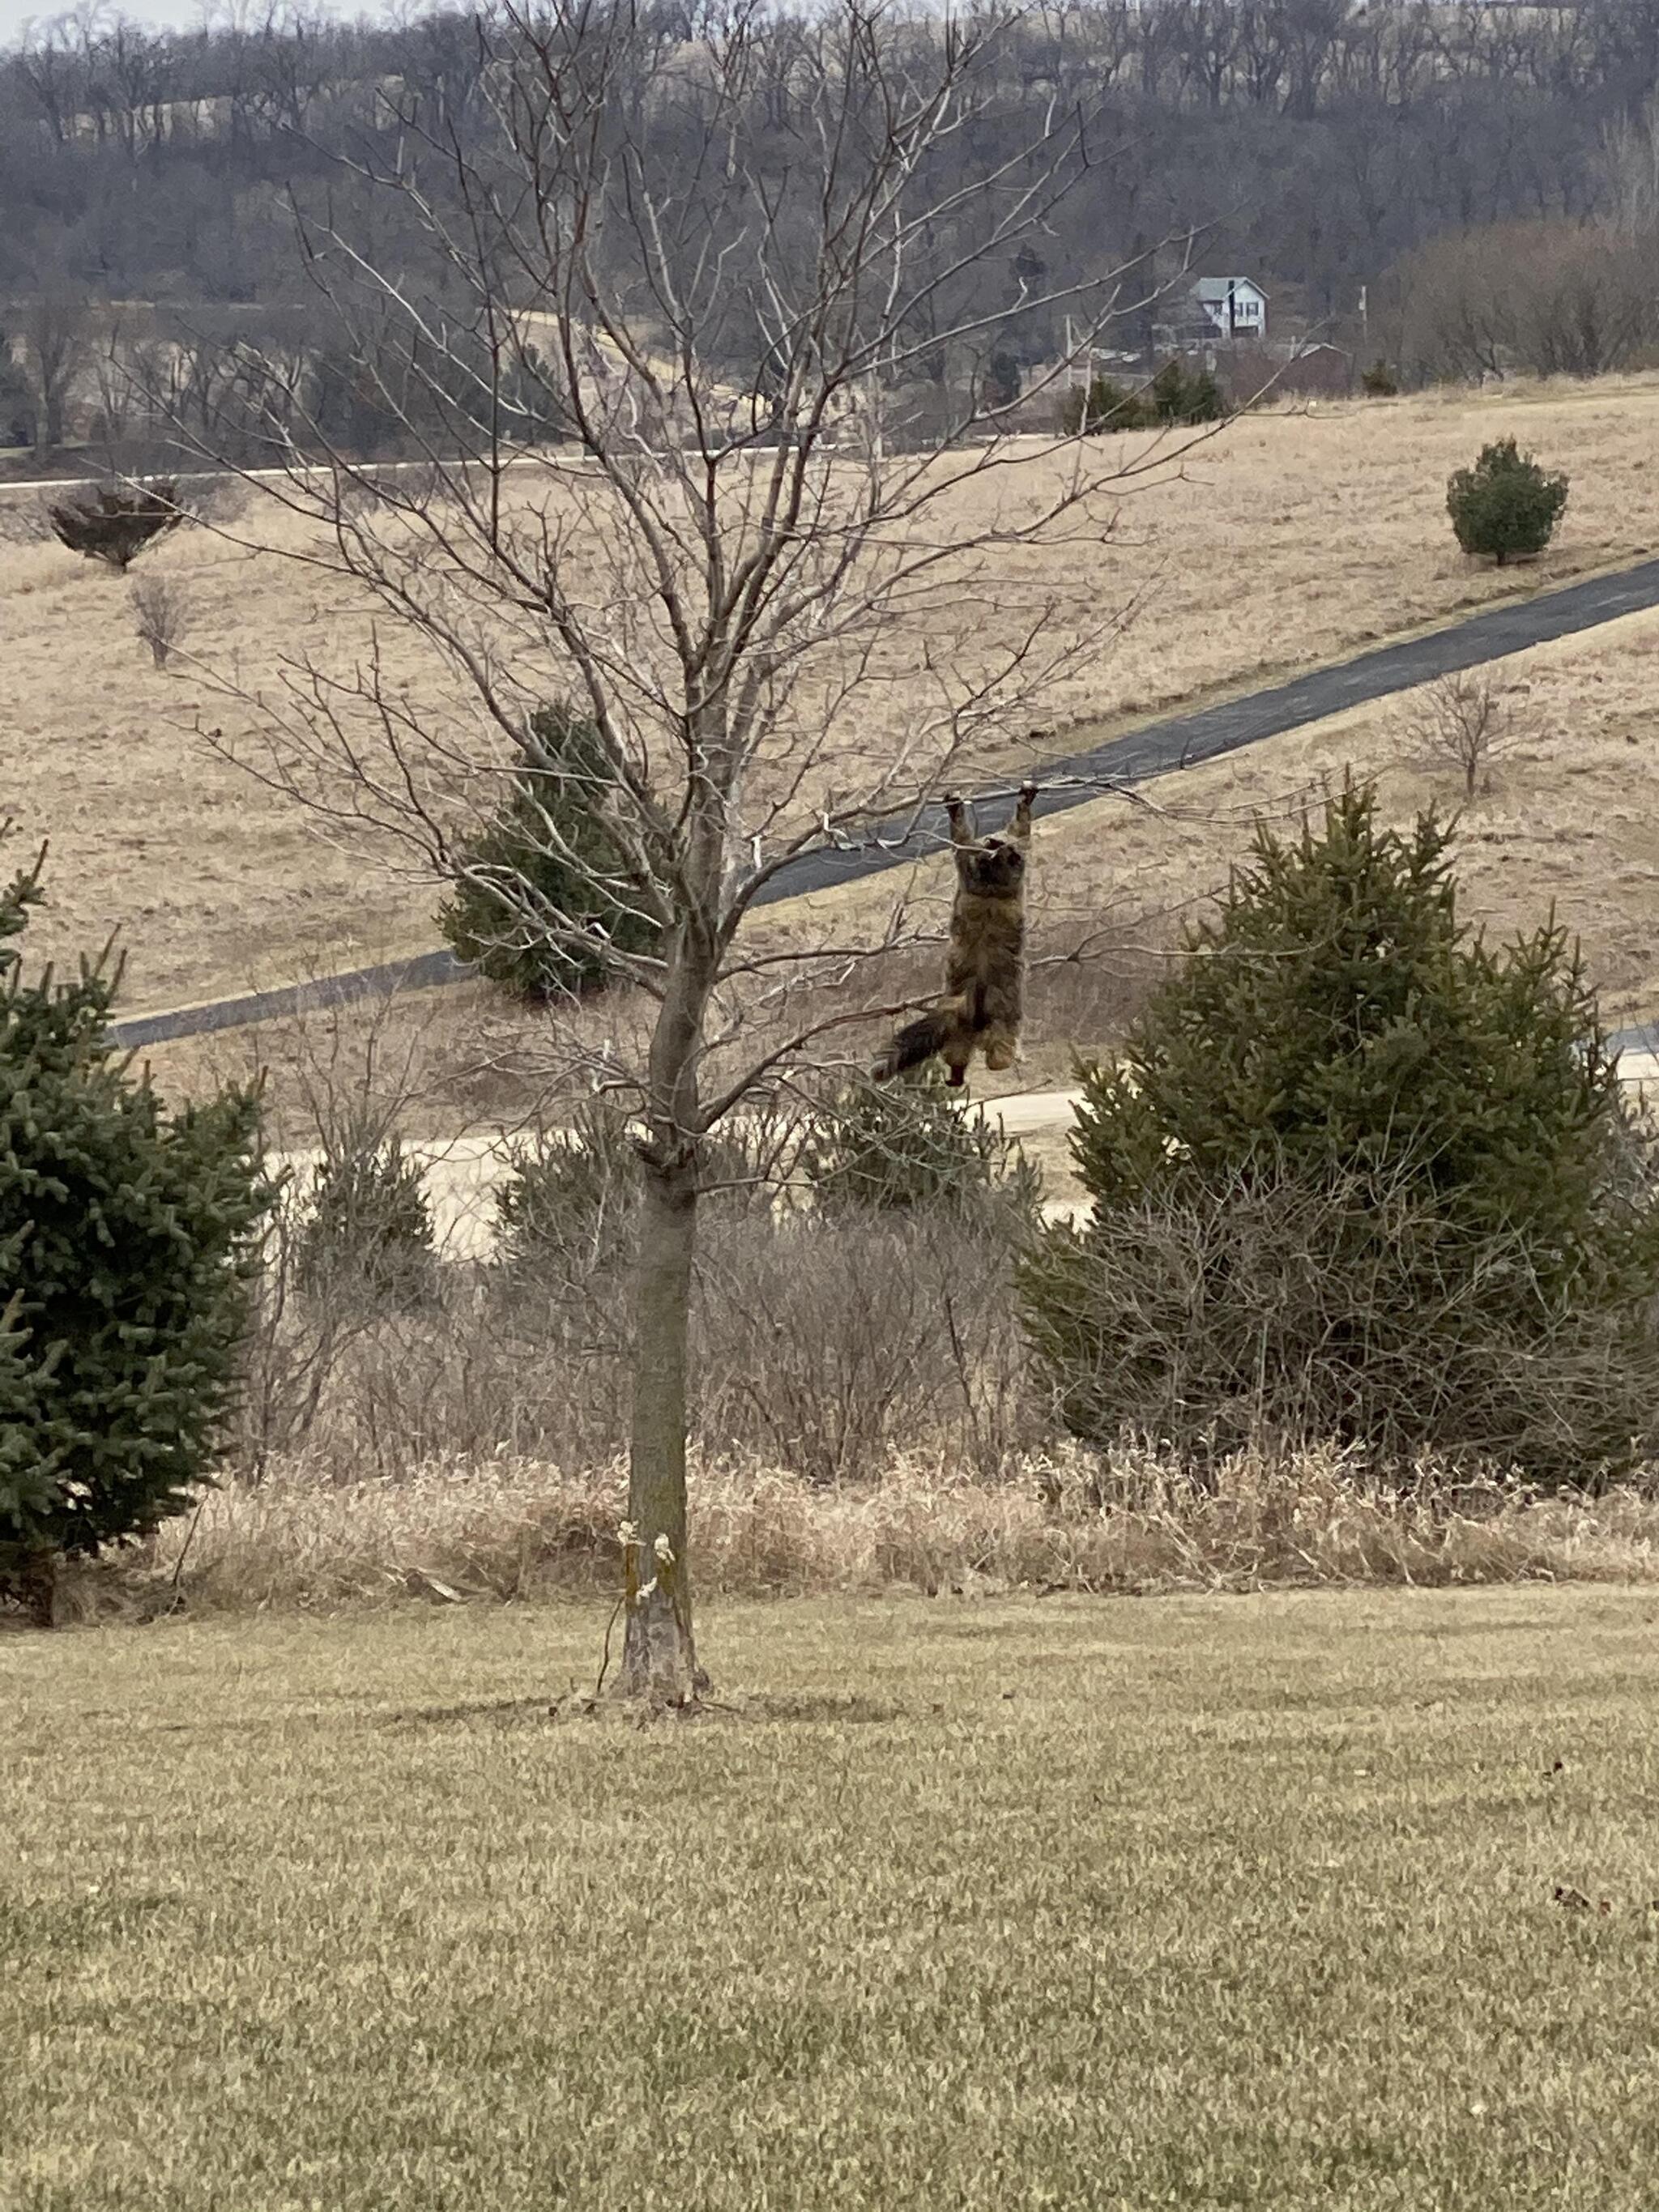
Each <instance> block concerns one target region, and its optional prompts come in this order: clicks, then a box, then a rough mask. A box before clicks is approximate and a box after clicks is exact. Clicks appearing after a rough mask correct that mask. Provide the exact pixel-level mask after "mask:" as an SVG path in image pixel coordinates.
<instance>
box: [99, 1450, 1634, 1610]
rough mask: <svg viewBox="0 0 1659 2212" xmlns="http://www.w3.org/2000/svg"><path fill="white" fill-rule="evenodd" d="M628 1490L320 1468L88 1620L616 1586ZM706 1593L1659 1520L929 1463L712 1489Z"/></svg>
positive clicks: (1199, 1568) (148, 1571) (557, 1472)
mask: <svg viewBox="0 0 1659 2212" xmlns="http://www.w3.org/2000/svg"><path fill="white" fill-rule="evenodd" d="M625 1493H626V1484H625V1478H624V1476H623V1472H622V1470H621V1468H619V1467H613V1468H601V1469H599V1470H597V1471H592V1472H586V1473H571V1472H568V1471H565V1470H562V1469H560V1468H556V1467H553V1466H550V1465H548V1464H546V1463H544V1462H538V1461H534V1460H525V1459H518V1458H513V1457H509V1456H507V1455H497V1456H494V1457H489V1458H484V1459H471V1460H462V1461H450V1462H442V1463H437V1464H428V1465H425V1466H422V1467H417V1468H414V1469H412V1470H411V1471H410V1473H409V1474H407V1475H406V1476H405V1477H404V1479H403V1480H395V1481H393V1480H384V1481H375V1482H364V1483H350V1484H345V1485H342V1484H339V1483H337V1482H333V1481H331V1480H326V1479H325V1478H322V1477H319V1475H318V1474H315V1473H314V1472H313V1471H308V1470H307V1468H306V1467H305V1465H304V1464H303V1463H299V1464H295V1465H292V1466H289V1467H288V1468H283V1469H279V1470H278V1471H277V1472H276V1473H275V1474H273V1475H272V1476H271V1477H270V1479H269V1480H267V1481H265V1482H264V1483H263V1484H261V1485H259V1486H257V1487H252V1486H241V1485H233V1486H230V1487H228V1488H227V1489H224V1490H222V1491H220V1492H216V1493H214V1494H212V1495H210V1496H209V1497H208V1498H206V1499H205V1501H204V1504H203V1506H202V1510H201V1511H200V1514H199V1515H198V1516H195V1517H194V1518H193V1519H192V1518H189V1517H186V1518H185V1519H181V1520H179V1521H175V1522H172V1523H170V1524H169V1525H168V1527H167V1528H166V1529H165V1530H164V1531H163V1532H162V1534H161V1535H159V1536H158V1537H156V1538H155V1540H154V1541H151V1542H150V1543H149V1544H147V1545H145V1546H143V1547H142V1548H140V1549H138V1550H137V1551H136V1552H134V1553H130V1554H128V1555H126V1556H125V1557H119V1558H116V1559H112V1560H110V1561H108V1562H106V1564H105V1565H101V1566H99V1567H96V1568H92V1569H86V1570H82V1571H77V1572H76V1575H75V1576H74V1577H73V1578H72V1579H71V1581H70V1584H69V1587H68V1589H66V1591H65V1593H64V1607H65V1613H66V1616H67V1617H70V1618H76V1617H78V1618H81V1619H90V1618H94V1617H96V1616H98V1615H100V1614H103V1613H110V1612H115V1613H121V1612H126V1611H140V1612H149V1611H153V1610H155V1608H157V1607H167V1606H168V1605H171V1604H172V1603H173V1602H174V1601H179V1602H182V1603H184V1604H185V1605H186V1606H187V1607H189V1608H190V1609H191V1610H192V1611H197V1610H201V1611H205V1612H215V1611H219V1612H246V1611H255V1610H258V1611H265V1610H284V1609H293V1608H300V1607H303V1608H325V1607H337V1606H343V1605H356V1604H362V1603H366V1602H381V1603H385V1602H389V1601H393V1600H397V1599H399V1598H406V1597H411V1596H412V1597H417V1598H425V1599H428V1600H433V1599H435V1600H439V1601H453V1600H458V1599H462V1598H481V1599H483V1598H489V1599H498V1600H501V1599H512V1600H520V1599H530V1598H538V1597H545V1596H549V1595H556V1594H558V1593H560V1592H572V1591H584V1590H587V1591H591V1590H592V1589H595V1588H610V1587H611V1586H612V1585H613V1584H614V1583H615V1582H616V1580H617V1543H616V1532H617V1524H618V1522H619V1521H620V1519H621V1517H622V1512H623V1499H624V1497H625ZM693 1498H694V1511H695V1516H696V1568H697V1576H698V1583H699V1587H700V1589H702V1591H703V1592H704V1593H705V1594H709V1595H726V1596H738V1595H750V1596H775V1597H781V1596H799V1595H811V1594H820V1595H823V1594H841V1595H875V1594H879V1593H882V1592H886V1591H890V1590H895V1589H920V1590H925V1591H927V1592H929V1593H930V1594H934V1595H937V1594H939V1593H941V1592H945V1591H960V1592H964V1593H966V1592H982V1593H989V1592H993V1591H995V1590H999V1589H1041V1590H1044V1591H1047V1590H1053V1589H1076V1590H1091V1591H1108V1590H1118V1591H1133V1592H1151V1591H1174V1590H1247V1589H1262V1588H1265V1587H1268V1586H1274V1585H1278V1586H1299V1585H1312V1584H1329V1583H1432V1584H1446V1583H1482V1582H1517V1581H1524V1580H1545V1581H1583V1582H1650V1581H1653V1580H1656V1579H1659V1500H1656V1498H1654V1496H1653V1495H1652V1494H1651V1492H1648V1491H1645V1490H1641V1489H1623V1490H1619V1491H1615V1492H1612V1493H1610V1494H1608V1495H1607V1496H1605V1497H1601V1498H1538V1497H1534V1496H1532V1495H1529V1494H1528V1492H1526V1491H1524V1490H1522V1489H1521V1488H1519V1487H1516V1486H1507V1485H1504V1484H1501V1483H1497V1482H1494V1483H1491V1484H1486V1485H1483V1484H1479V1483H1470V1482H1468V1481H1464V1480H1455V1479H1453V1478H1451V1477H1449V1476H1448V1475H1447V1474H1445V1473H1444V1472H1443V1471H1437V1470H1436V1469H1435V1468H1432V1467H1431V1466H1425V1467H1424V1468H1422V1470H1421V1471H1420V1475H1419V1480H1417V1481H1415V1482H1413V1483H1408V1484H1404V1485H1395V1486H1379V1485H1378V1484H1376V1482H1374V1481H1371V1480H1367V1479H1366V1478H1365V1477H1364V1474H1362V1472H1361V1471H1360V1470H1359V1469H1358V1468H1357V1467H1356V1466H1355V1465H1353V1464H1352V1462H1348V1461H1346V1460H1345V1458H1344V1457H1343V1455H1341V1454H1340V1452H1335V1451H1329V1452H1318V1451H1313V1452H1303V1453H1300V1454H1297V1455H1295V1456H1294V1457H1291V1458H1281V1459H1272V1458H1265V1457H1263V1456H1261V1455H1258V1454H1255V1453H1241V1454H1237V1455H1234V1456H1232V1457H1231V1458H1229V1459H1227V1460H1226V1461H1225V1462H1222V1463H1221V1464H1220V1466H1219V1467H1218V1468H1217V1469H1216V1470H1215V1471H1214V1474H1213V1480H1212V1483H1211V1484H1209V1485H1208V1486H1200V1485H1199V1484H1197V1483H1195V1482H1194V1481H1193V1480H1191V1479H1190V1478H1189V1477H1188V1475H1187V1474H1185V1473H1184V1472H1183V1471H1182V1468H1180V1467H1179V1466H1178V1465H1177V1464H1176V1463H1175V1462H1173V1461H1171V1460H1170V1459H1169V1458H1168V1457H1166V1456H1161V1455H1158V1454H1156V1453H1152V1452H1139V1451H1133V1450H1121V1451H1118V1452H1116V1453H1114V1454H1112V1455H1109V1456H1108V1457H1107V1458H1105V1459H1103V1460H1098V1461H1097V1460H1095V1459H1092V1458H1090V1457H1087V1456H1085V1455H1082V1454H1073V1453H1070V1452H1068V1451H1067V1450H1066V1449H1063V1448H1061V1449H1057V1450H1056V1451H1054V1452H1053V1453H1049V1454H1045V1455H1041V1456H1038V1457H1034V1458H1033V1459H1031V1460H1030V1462H1027V1464H1026V1465H1025V1467H1024V1468H1023V1469H1022V1470H1021V1471H1020V1472H1019V1473H1018V1474H1016V1475H1015V1476H1013V1477H1012V1478H1011V1479H1010V1480H1006V1481H1003V1482H997V1483H986V1482H978V1481H975V1480H971V1479H969V1478H966V1477H964V1476H963V1475H962V1474H960V1473H959V1472H958V1471H957V1470H956V1469H954V1468H952V1467H951V1466H950V1465H949V1464H946V1463H945V1462H940V1461H938V1460H928V1459H926V1458H923V1457H913V1458H909V1459H900V1460H897V1461H896V1462H893V1463H891V1464H890V1466H889V1467H888V1468H887V1469H886V1470H885V1472H884V1475H883V1477H882V1479H881V1480H879V1481H876V1482H871V1483H867V1484H861V1485H858V1486H847V1487H842V1488H839V1489H834V1490H823V1489H820V1488H814V1487H811V1486H809V1485H807V1484H805V1483H804V1482H803V1481H802V1480H800V1478H799V1476H798V1475H795V1474H789V1473H785V1472H781V1471H779V1470H778V1469H776V1468H772V1467H769V1466H768V1465H766V1464H765V1463H764V1462H752V1461H751V1462H742V1463H735V1464H734V1463H732V1462H713V1463H708V1464H705V1465H703V1466H702V1467H701V1468H698V1469H697V1470H696V1474H695V1477H694V1483H693Z"/></svg>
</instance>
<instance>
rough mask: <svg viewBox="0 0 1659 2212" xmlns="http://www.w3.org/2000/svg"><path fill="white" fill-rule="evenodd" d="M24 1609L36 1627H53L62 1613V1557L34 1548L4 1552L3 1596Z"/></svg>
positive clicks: (0, 1560)
mask: <svg viewBox="0 0 1659 2212" xmlns="http://www.w3.org/2000/svg"><path fill="white" fill-rule="evenodd" d="M5 1595H10V1596H11V1597H13V1598H14V1599H15V1601H16V1602H17V1603H18V1604H19V1605H20V1606H21V1607H22V1608H23V1611H24V1613H25V1614H26V1615H27V1619H28V1621H29V1625H30V1626H31V1627H33V1628H51V1627H52V1626H53V1625H54V1624H55V1622H56V1620H57V1613H58V1603H57V1601H58V1554H57V1553H56V1552H49V1551H46V1550H43V1549H40V1548H39V1547H35V1546H33V1545H18V1546H15V1547H10V1546H9V1547H4V1548H3V1549H0V1596H5Z"/></svg>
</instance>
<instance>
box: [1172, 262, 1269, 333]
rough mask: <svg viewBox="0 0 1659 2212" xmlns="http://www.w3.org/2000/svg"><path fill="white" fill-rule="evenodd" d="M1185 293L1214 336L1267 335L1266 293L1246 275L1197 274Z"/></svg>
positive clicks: (1196, 314)
mask: <svg viewBox="0 0 1659 2212" xmlns="http://www.w3.org/2000/svg"><path fill="white" fill-rule="evenodd" d="M1188 299H1189V300H1190V301H1192V305H1193V311H1194V315H1195V316H1198V317H1201V318H1202V319H1203V321H1204V323H1205V324H1206V326H1207V327H1208V329H1209V330H1210V331H1212V333H1213V334H1214V335H1215V336H1216V337H1222V338H1265V337H1267V294H1266V293H1265V292H1264V291H1263V290H1262V289H1261V286H1260V284H1253V283H1251V282H1250V279H1249V277H1248V276H1200V278H1199V280H1198V282H1197V283H1196V284H1194V287H1193V289H1192V290H1191V292H1190V293H1189V294H1188Z"/></svg>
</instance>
